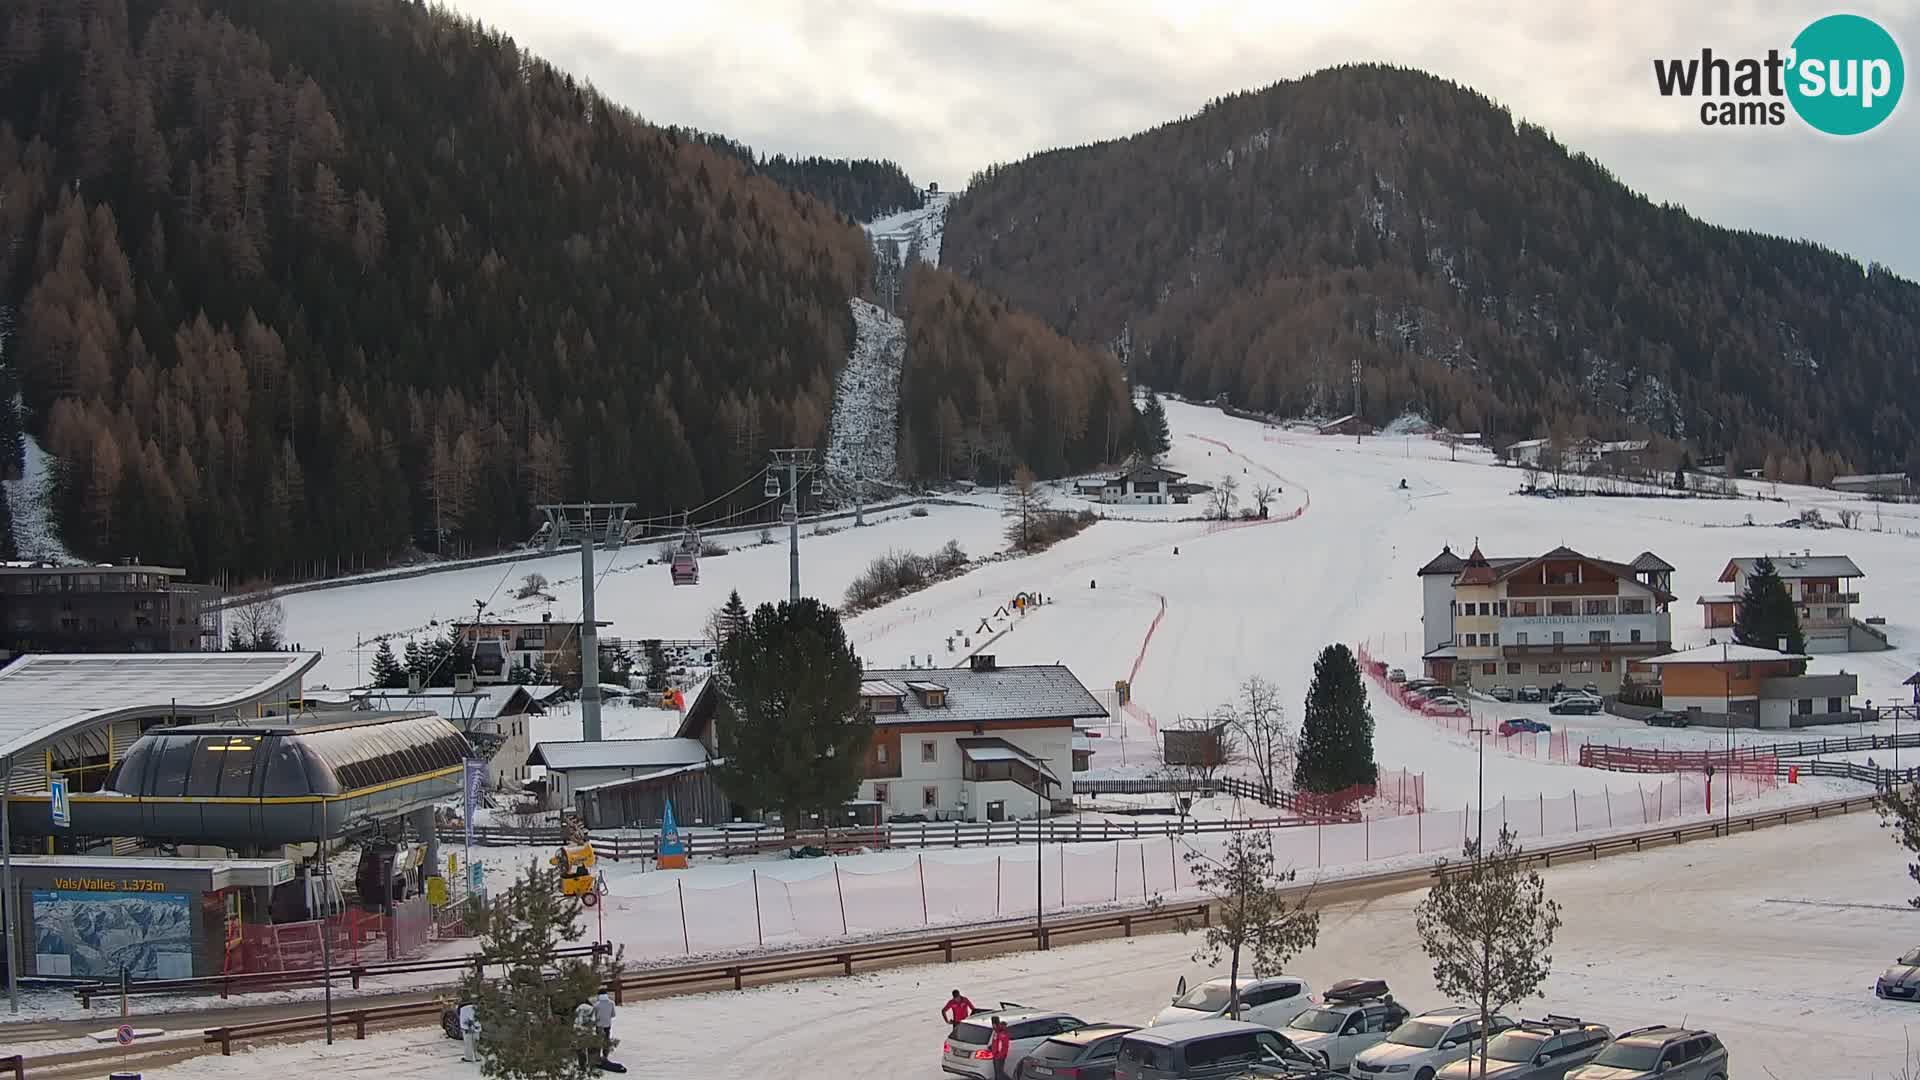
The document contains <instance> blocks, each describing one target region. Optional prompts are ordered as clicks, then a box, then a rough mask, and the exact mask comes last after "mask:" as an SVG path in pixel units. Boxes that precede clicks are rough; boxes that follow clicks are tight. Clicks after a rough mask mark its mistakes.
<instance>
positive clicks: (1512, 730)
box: [1500, 716, 1553, 737]
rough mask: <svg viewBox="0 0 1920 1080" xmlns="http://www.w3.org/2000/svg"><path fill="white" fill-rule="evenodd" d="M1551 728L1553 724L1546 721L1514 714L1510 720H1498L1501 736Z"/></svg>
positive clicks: (1536, 731) (1535, 732)
mask: <svg viewBox="0 0 1920 1080" xmlns="http://www.w3.org/2000/svg"><path fill="white" fill-rule="evenodd" d="M1552 730H1553V726H1552V725H1551V724H1548V723H1547V722H1546V721H1544V720H1534V719H1531V718H1529V717H1525V716H1516V717H1514V718H1513V719H1511V720H1502V721H1500V734H1501V736H1502V737H1505V736H1508V735H1525V734H1529V733H1533V734H1538V733H1540V732H1545V731H1552Z"/></svg>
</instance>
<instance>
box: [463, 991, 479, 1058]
mask: <svg viewBox="0 0 1920 1080" xmlns="http://www.w3.org/2000/svg"><path fill="white" fill-rule="evenodd" d="M458 1016H459V1024H460V1060H461V1061H478V1060H480V1014H479V1011H478V1010H476V1009H475V1008H474V1007H473V1002H471V1001H465V1002H462V1003H461V1004H460V1012H459V1014H458Z"/></svg>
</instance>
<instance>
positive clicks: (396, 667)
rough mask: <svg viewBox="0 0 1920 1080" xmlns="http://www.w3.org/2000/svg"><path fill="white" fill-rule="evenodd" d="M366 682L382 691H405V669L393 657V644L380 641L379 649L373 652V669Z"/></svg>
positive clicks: (384, 640)
mask: <svg viewBox="0 0 1920 1080" xmlns="http://www.w3.org/2000/svg"><path fill="white" fill-rule="evenodd" d="M367 679H368V682H369V683H371V684H372V685H373V686H377V687H379V688H380V689H382V690H405V689H406V688H407V669H406V668H403V667H401V666H400V661H398V660H396V659H394V657H393V642H391V641H388V640H387V639H386V638H381V639H380V647H379V648H377V649H375V650H374V651H373V669H372V670H371V671H369V672H368V673H367Z"/></svg>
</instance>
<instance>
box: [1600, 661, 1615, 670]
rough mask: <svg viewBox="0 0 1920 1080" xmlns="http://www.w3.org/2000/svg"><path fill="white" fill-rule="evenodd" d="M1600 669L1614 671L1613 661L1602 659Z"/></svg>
mask: <svg viewBox="0 0 1920 1080" xmlns="http://www.w3.org/2000/svg"><path fill="white" fill-rule="evenodd" d="M1600 670H1601V671H1612V670H1613V661H1611V660H1602V661H1600Z"/></svg>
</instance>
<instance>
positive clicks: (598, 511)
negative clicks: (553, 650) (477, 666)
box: [540, 503, 633, 742]
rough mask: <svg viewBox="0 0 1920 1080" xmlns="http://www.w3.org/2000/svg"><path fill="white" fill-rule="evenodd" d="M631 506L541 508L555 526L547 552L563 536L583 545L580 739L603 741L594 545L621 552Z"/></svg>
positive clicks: (556, 544) (584, 504) (581, 551)
mask: <svg viewBox="0 0 1920 1080" xmlns="http://www.w3.org/2000/svg"><path fill="white" fill-rule="evenodd" d="M631 509H633V504H632V503H548V504H545V505H543V506H541V507H540V511H541V513H544V514H546V515H547V522H548V524H550V525H551V526H552V528H551V529H549V530H548V531H547V550H548V551H553V550H555V549H556V548H558V547H559V546H560V541H561V539H562V536H563V534H564V535H565V536H571V537H577V538H579V541H580V737H581V738H582V739H584V740H585V741H587V742H599V741H600V630H599V627H598V626H596V625H595V624H594V616H593V587H594V580H593V545H594V544H595V543H602V542H604V543H605V544H606V545H607V547H608V548H609V549H611V550H618V549H619V547H620V545H621V544H623V543H625V542H626V536H627V511H629V510H631Z"/></svg>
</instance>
